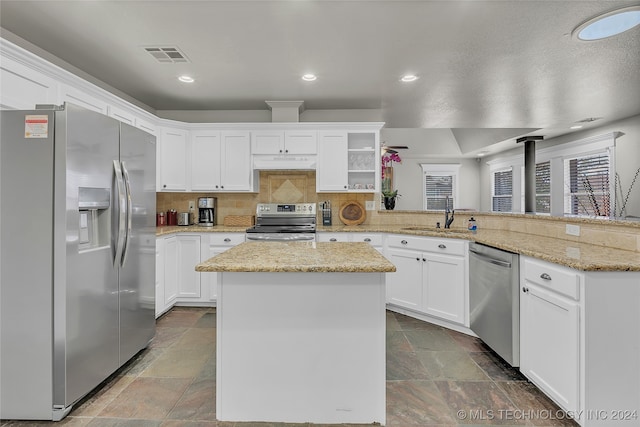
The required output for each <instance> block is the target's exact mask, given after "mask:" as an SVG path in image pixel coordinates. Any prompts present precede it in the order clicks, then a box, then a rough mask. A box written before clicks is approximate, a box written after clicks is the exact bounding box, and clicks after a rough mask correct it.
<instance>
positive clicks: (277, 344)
mask: <svg viewBox="0 0 640 427" xmlns="http://www.w3.org/2000/svg"><path fill="white" fill-rule="evenodd" d="M196 270H197V271H201V272H215V273H212V274H218V275H219V277H218V300H217V315H216V316H217V337H216V340H217V349H216V352H217V353H216V357H217V359H216V377H217V378H216V417H217V419H218V420H220V421H266V422H292V423H305V422H311V423H322V424H342V423H351V424H355V423H358V424H360V423H366V424H370V423H380V424H382V425H384V424H385V412H386V407H385V392H386V391H385V273H387V272H393V271H395V267H394V266H393V264H391V263H390V262H389V261H388V260H387V259H386V258H384V257H383V256H382V255H380V253H379V252H378V251H376V250H375V249H373V248H372V247H371V246H370V245H369V244H367V243H316V242H251V243H243V244H240V245H238V246H236V247H234V248H231V249H229V250H228V251H226V252H224V253H222V254H220V255H217V256H215V257H213V258H211V259H209V260H207V261H205V262H203V263H201V264H198V265H197V266H196Z"/></svg>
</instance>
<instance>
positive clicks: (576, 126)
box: [569, 125, 582, 130]
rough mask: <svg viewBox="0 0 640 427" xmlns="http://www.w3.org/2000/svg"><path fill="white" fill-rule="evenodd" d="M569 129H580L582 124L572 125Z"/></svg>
mask: <svg viewBox="0 0 640 427" xmlns="http://www.w3.org/2000/svg"><path fill="white" fill-rule="evenodd" d="M569 129H574V130H575V129H582V125H573V126H571V127H570V128H569Z"/></svg>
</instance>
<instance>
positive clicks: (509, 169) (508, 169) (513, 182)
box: [491, 166, 520, 213]
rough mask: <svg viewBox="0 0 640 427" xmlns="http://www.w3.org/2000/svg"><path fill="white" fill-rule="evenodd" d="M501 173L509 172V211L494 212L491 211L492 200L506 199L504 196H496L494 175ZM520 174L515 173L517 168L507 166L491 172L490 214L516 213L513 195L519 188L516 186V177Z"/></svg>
mask: <svg viewBox="0 0 640 427" xmlns="http://www.w3.org/2000/svg"><path fill="white" fill-rule="evenodd" d="M501 172H511V210H510V211H495V210H493V199H494V198H496V197H499V198H506V196H505V195H502V194H501V195H496V174H497V173H501ZM519 175H520V174H519V173H518V172H517V168H515V167H512V166H509V167H505V168H498V169H494V170H492V171H491V212H503V213H504V212H518V211H517V207H516V206H515V205H516V200H519V197H518V198H516V197H515V196H514V193H517V189H518V187H519V186H516V181H517V176H519Z"/></svg>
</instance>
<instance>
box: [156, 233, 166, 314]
mask: <svg viewBox="0 0 640 427" xmlns="http://www.w3.org/2000/svg"><path fill="white" fill-rule="evenodd" d="M164 263H165V261H164V238H158V239H156V318H157V317H158V316H160V315H161V314H162V313H164V311H165V308H166V305H165V298H164Z"/></svg>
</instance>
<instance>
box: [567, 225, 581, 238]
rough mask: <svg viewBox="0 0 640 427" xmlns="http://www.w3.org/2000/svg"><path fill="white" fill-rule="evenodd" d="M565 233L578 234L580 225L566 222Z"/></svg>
mask: <svg viewBox="0 0 640 427" xmlns="http://www.w3.org/2000/svg"><path fill="white" fill-rule="evenodd" d="M565 233H567V234H568V235H570V236H579V235H580V226H579V225H573V224H566V228H565Z"/></svg>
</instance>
